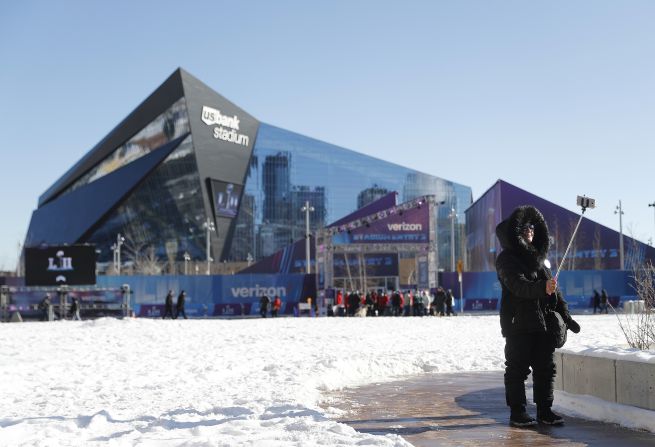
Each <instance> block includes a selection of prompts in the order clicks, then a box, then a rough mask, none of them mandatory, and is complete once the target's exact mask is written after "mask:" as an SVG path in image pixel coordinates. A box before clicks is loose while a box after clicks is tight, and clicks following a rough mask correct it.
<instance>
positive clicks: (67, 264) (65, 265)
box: [48, 250, 73, 272]
mask: <svg viewBox="0 0 655 447" xmlns="http://www.w3.org/2000/svg"><path fill="white" fill-rule="evenodd" d="M71 270H73V258H70V257H66V256H64V251H63V250H59V251H58V252H57V255H56V258H48V271H49V272H68V271H71Z"/></svg>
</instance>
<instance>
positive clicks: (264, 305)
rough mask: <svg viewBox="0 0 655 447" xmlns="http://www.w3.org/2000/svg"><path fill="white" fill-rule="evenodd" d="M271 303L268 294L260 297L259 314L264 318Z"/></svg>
mask: <svg viewBox="0 0 655 447" xmlns="http://www.w3.org/2000/svg"><path fill="white" fill-rule="evenodd" d="M269 304H271V298H270V297H269V296H268V295H266V294H264V295H262V297H261V298H260V299H259V314H260V315H261V316H262V318H266V314H267V313H268V305H269Z"/></svg>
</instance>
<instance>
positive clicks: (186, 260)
mask: <svg viewBox="0 0 655 447" xmlns="http://www.w3.org/2000/svg"><path fill="white" fill-rule="evenodd" d="M190 260H191V256H189V253H187V252H184V274H185V275H188V274H189V273H188V272H189V270H188V264H189V261H190Z"/></svg>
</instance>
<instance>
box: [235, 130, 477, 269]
mask: <svg viewBox="0 0 655 447" xmlns="http://www.w3.org/2000/svg"><path fill="white" fill-rule="evenodd" d="M388 191H397V192H398V201H399V203H401V202H405V201H408V200H411V199H414V198H416V197H418V196H422V195H427V194H432V195H435V196H436V198H437V201H443V202H444V204H443V205H441V206H439V209H438V233H439V235H438V243H439V253H440V266H441V267H445V268H446V269H449V266H450V234H451V226H450V218H449V217H448V216H449V215H450V210H451V208H454V209H455V211H456V213H457V216H456V217H455V245H456V257H459V256H462V253H463V250H461V249H460V247H461V246H462V242H463V238H462V234H463V231H462V228H463V224H464V221H465V220H464V219H465V218H464V210H465V209H466V208H467V207H468V206H469V205H470V204H471V198H472V194H471V189H470V188H469V187H467V186H463V185H459V184H456V183H453V182H449V181H447V180H443V179H441V178H438V177H434V176H431V175H428V174H423V173H421V172H417V171H414V170H412V169H409V168H405V167H402V166H399V165H395V164H393V163H389V162H386V161H383V160H379V159H376V158H373V157H370V156H367V155H364V154H361V153H357V152H354V151H351V150H348V149H344V148H341V147H338V146H334V145H331V144H328V143H325V142H322V141H318V140H315V139H312V138H308V137H305V136H302V135H299V134H296V133H293V132H289V131H287V130H284V129H280V128H277V127H273V126H270V125H267V124H264V123H261V124H260V127H259V132H258V134H257V139H256V143H255V147H254V150H253V156H252V160H251V164H250V167H249V169H248V173H247V177H246V182H245V188H244V192H243V198H242V201H241V208H240V211H239V215H238V217H237V222H236V231H235V233H234V237H233V242H232V245H231V250H230V253H229V256H228V259H229V260H235V261H242V260H245V259H246V258H247V256H248V253H250V254H251V255H252V256H253V258H254V259H261V258H263V257H265V256H268V255H271V254H273V253H275V252H276V251H278V250H279V249H281V248H283V247H285V246H287V245H289V243H291V242H292V241H295V240H298V239H301V238H303V236H304V232H305V213H304V212H302V211H301V208H302V206H303V205H304V204H305V201H309V203H310V205H311V206H312V207H313V208H314V211H313V212H311V213H310V230H311V231H314V230H316V229H318V228H320V227H323V226H325V225H329V224H330V223H332V222H334V221H336V220H337V219H339V218H341V217H343V216H345V215H347V214H349V213H351V212H353V211H355V210H357V209H358V208H361V207H362V206H364V205H366V204H368V203H370V202H372V201H374V200H376V199H378V198H379V197H380V196H381V195H384V194H385V193H386V192H388Z"/></svg>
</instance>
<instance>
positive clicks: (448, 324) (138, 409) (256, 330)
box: [0, 315, 655, 447]
mask: <svg viewBox="0 0 655 447" xmlns="http://www.w3.org/2000/svg"><path fill="white" fill-rule="evenodd" d="M576 319H577V320H578V321H579V322H580V324H581V326H582V332H581V333H580V334H577V335H576V334H571V333H569V334H570V335H569V341H568V343H567V348H570V349H571V350H575V351H582V350H586V351H593V350H594V349H605V350H614V351H616V348H615V347H616V346H619V345H624V344H625V340H624V338H623V334H622V333H621V331H620V329H619V327H618V324H617V320H616V317H615V316H613V315H602V316H578V317H576ZM503 346H504V341H503V338H502V337H501V335H500V327H499V323H498V317H497V316H458V317H450V318H436V317H424V318H415V317H413V318H391V317H384V318H308V317H304V318H279V319H271V318H268V319H265V320H263V319H246V320H151V319H126V320H114V319H100V320H95V321H82V322H72V321H65V322H53V323H22V324H20V323H16V324H0V440H1V441H0V444H2V445H28V446H37V445H38V446H55V445H56V446H61V445H85V446H86V445H115V446H122V445H129V446H132V445H139V446H155V445H157V446H160V445H165V446H167V445H193V446H203V445H207V446H236V445H239V446H264V447H266V446H289V445H297V446H317V445H328V446H333V445H367V446H403V445H408V444H407V443H406V442H405V441H404V440H402V439H401V438H399V437H397V436H391V435H389V436H386V437H382V436H374V435H370V434H364V433H358V432H356V431H354V430H353V429H352V428H350V427H348V426H346V425H344V424H340V423H337V422H335V421H333V420H331V419H329V418H328V416H330V415H332V416H333V414H326V412H325V411H324V410H322V409H321V408H320V407H319V405H318V404H319V402H320V400H321V395H322V392H323V391H325V390H333V389H338V388H342V387H354V386H357V385H361V384H367V383H371V382H374V383H377V382H381V381H385V380H395V379H398V378H401V377H403V376H408V375H414V374H434V373H441V372H456V371H486V370H501V369H503ZM653 356H654V357H655V354H654V355H653ZM561 397H562V399H561V400H562V401H566V402H567V403H566V405H565V406H566V407H569V408H573V409H575V411H576V412H578V413H580V412H581V411H584V408H583V407H582V406H581V405H580V404H579V402H576V401H575V399H571V398H570V396H561ZM558 399H559V397H558ZM569 401H573V403H571V402H569ZM585 405H587V406H589V408H591V409H592V410H594V411H596V410H598V409H599V408H600V407H602V406H603V405H604V404H603V403H602V402H595V403H594V402H591V403H589V402H585ZM589 408H587V410H586V411H590V410H589ZM329 411H333V410H329ZM334 411H336V410H334ZM596 412H597V413H598V412H599V411H596ZM601 413H602V412H601ZM619 413H620V412H619ZM603 414H605V413H603Z"/></svg>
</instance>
